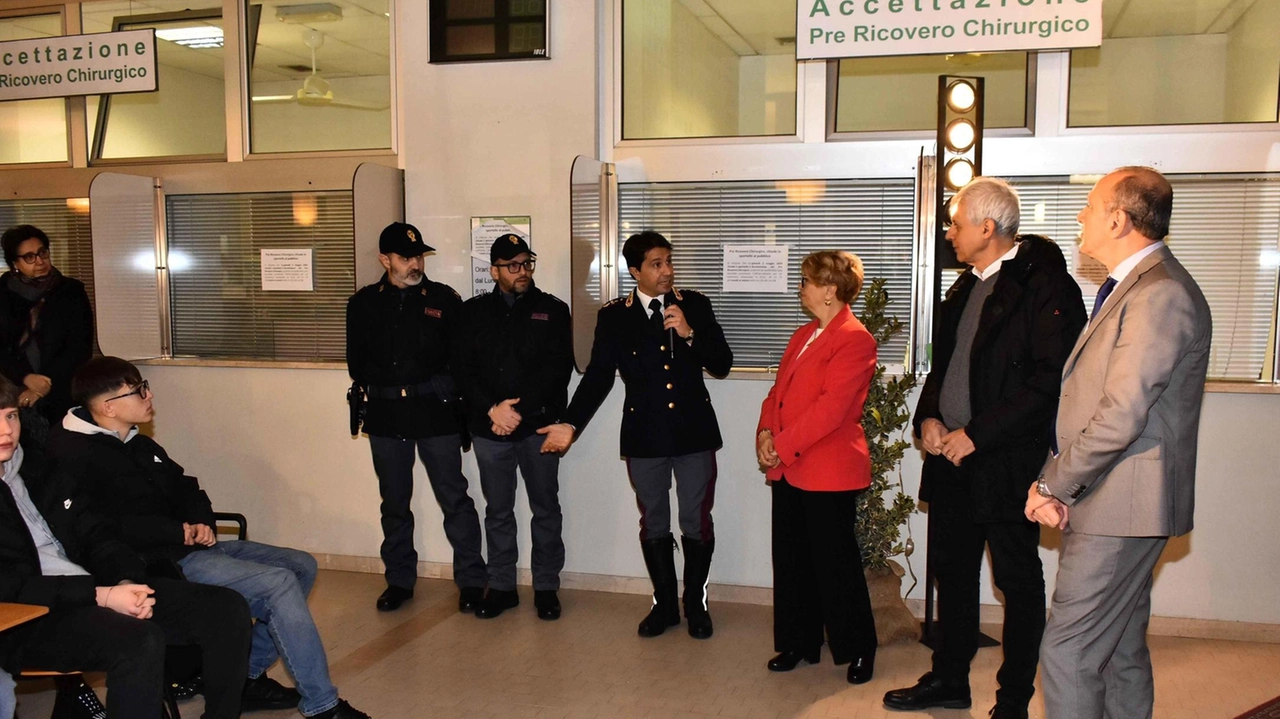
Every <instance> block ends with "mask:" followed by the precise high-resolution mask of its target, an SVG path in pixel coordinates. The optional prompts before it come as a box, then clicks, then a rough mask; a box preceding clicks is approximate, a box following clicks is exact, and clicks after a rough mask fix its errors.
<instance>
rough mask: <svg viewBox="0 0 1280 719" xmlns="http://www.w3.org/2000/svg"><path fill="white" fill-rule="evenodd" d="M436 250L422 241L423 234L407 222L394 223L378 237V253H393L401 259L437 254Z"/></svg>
mask: <svg viewBox="0 0 1280 719" xmlns="http://www.w3.org/2000/svg"><path fill="white" fill-rule="evenodd" d="M435 251H436V250H435V248H434V247H431V246H430V245H428V244H426V243H425V242H423V241H422V233H421V232H419V231H418V228H416V227H414V226H413V225H410V224H409V223H407V222H392V223H391V224H389V225H387V227H386V229H384V230H383V231H382V235H381V236H380V237H378V252H379V253H380V254H384V255H386V254H390V253H392V252H394V253H396V254H397V255H400V256H401V257H417V256H418V255H421V254H422V253H424V252H435Z"/></svg>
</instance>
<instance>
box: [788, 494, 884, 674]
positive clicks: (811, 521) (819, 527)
mask: <svg viewBox="0 0 1280 719" xmlns="http://www.w3.org/2000/svg"><path fill="white" fill-rule="evenodd" d="M772 493H773V648H774V650H775V651H779V652H787V651H807V650H810V649H815V648H817V647H820V646H822V640H823V628H824V627H825V629H826V635H827V641H828V642H829V643H830V645H831V657H832V659H833V660H834V661H835V663H836V664H845V663H847V662H849V661H851V660H853V659H854V658H855V657H874V656H875V654H876V644H877V641H876V621H875V617H874V615H872V613H871V597H870V595H868V594H867V578H866V575H865V574H863V570H862V553H861V552H860V551H859V550H858V538H857V535H856V534H855V533H854V521H855V517H856V515H857V506H858V504H857V503H858V492H857V491H856V490H855V491H848V492H807V491H805V490H803V489H797V488H795V487H793V486H791V485H790V484H787V481H786V480H785V479H782V480H779V481H776V482H774V483H773V489H772Z"/></svg>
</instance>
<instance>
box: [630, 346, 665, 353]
mask: <svg viewBox="0 0 1280 719" xmlns="http://www.w3.org/2000/svg"><path fill="white" fill-rule="evenodd" d="M658 349H659V350H660V351H662V352H666V351H667V346H666V345H661V346H659V347H658ZM633 354H634V353H633Z"/></svg>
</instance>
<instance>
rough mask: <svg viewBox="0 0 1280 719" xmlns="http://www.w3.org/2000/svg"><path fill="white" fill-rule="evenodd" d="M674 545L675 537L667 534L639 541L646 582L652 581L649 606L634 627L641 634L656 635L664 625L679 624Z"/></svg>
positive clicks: (664, 629) (665, 628)
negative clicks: (637, 627)
mask: <svg viewBox="0 0 1280 719" xmlns="http://www.w3.org/2000/svg"><path fill="white" fill-rule="evenodd" d="M675 548H676V542H675V539H674V538H673V537H672V536H671V535H670V534H668V535H665V536H662V537H658V538H656V539H644V540H641V542H640V549H641V551H642V552H644V566H645V569H647V570H649V581H651V582H653V608H652V609H650V610H649V614H648V615H647V616H646V617H645V618H644V620H643V621H641V622H640V627H639V629H637V630H636V633H637V634H639V635H640V636H642V637H656V636H658V635H660V634H662V633H663V632H665V631H667V627H674V626H676V625H677V624H679V623H680V603H679V600H678V599H677V592H676V560H675V554H674V552H675Z"/></svg>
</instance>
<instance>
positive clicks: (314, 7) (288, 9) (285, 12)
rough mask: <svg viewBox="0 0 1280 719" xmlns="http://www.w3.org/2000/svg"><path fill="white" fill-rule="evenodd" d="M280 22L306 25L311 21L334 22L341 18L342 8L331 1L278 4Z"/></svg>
mask: <svg viewBox="0 0 1280 719" xmlns="http://www.w3.org/2000/svg"><path fill="white" fill-rule="evenodd" d="M276 19H277V20H279V21H280V22H288V23H294V24H297V25H306V24H310V23H313V22H334V21H336V20H341V19H342V8H340V7H338V6H337V5H334V4H333V3H331V2H313V3H306V4H303V5H280V6H278V7H277V8H276Z"/></svg>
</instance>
